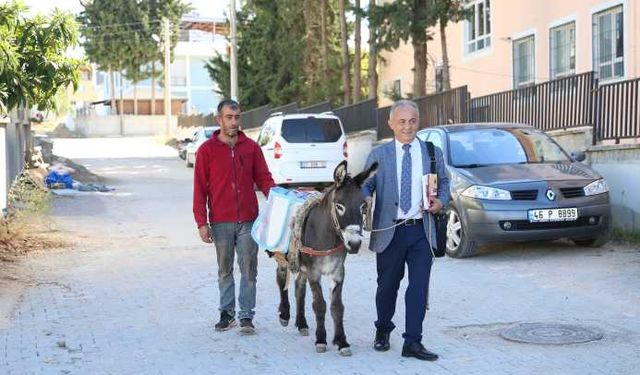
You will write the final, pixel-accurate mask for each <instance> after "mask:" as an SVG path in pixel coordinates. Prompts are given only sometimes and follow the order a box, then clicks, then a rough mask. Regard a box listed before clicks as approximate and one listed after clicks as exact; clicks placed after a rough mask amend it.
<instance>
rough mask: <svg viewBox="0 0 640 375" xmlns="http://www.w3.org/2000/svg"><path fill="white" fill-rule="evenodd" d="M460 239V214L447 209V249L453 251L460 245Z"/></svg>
mask: <svg viewBox="0 0 640 375" xmlns="http://www.w3.org/2000/svg"><path fill="white" fill-rule="evenodd" d="M461 241H462V222H461V221H460V216H458V213H457V212H456V211H455V210H451V211H449V220H448V222H447V249H449V251H450V252H455V251H456V250H458V247H460V242H461Z"/></svg>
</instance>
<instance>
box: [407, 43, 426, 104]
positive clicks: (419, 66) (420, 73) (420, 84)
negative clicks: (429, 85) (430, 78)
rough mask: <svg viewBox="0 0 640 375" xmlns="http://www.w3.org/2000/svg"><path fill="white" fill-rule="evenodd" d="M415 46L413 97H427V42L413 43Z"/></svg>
mask: <svg viewBox="0 0 640 375" xmlns="http://www.w3.org/2000/svg"><path fill="white" fill-rule="evenodd" d="M411 44H412V45H413V69H414V72H413V97H414V98H419V97H421V96H425V95H426V81H427V41H426V40H424V41H418V42H414V41H412V43H411Z"/></svg>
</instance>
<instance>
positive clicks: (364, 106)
mask: <svg viewBox="0 0 640 375" xmlns="http://www.w3.org/2000/svg"><path fill="white" fill-rule="evenodd" d="M377 102H378V101H377V99H369V100H365V101H362V102H360V103H356V104H352V105H348V106H344V107H340V108H337V109H334V110H333V113H335V115H336V116H338V117H339V118H340V121H342V126H344V131H345V132H346V133H351V132H356V131H361V130H367V129H375V127H376V124H377V121H376V107H377Z"/></svg>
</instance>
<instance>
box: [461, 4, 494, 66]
mask: <svg viewBox="0 0 640 375" xmlns="http://www.w3.org/2000/svg"><path fill="white" fill-rule="evenodd" d="M487 4H489V6H488V7H487ZM480 7H482V10H483V11H482V12H479V11H478V10H479V8H480ZM465 8H466V9H467V10H469V9H471V8H473V16H472V18H473V20H472V21H471V20H469V19H465V21H464V36H463V38H464V39H463V46H464V47H463V48H464V55H465V56H473V55H476V54H479V53H482V52H485V51H489V50H490V49H491V46H492V41H491V32H492V27H491V20H492V17H491V0H467V2H466V4H465ZM487 9H488V10H487ZM481 13H482V15H481ZM481 19H482V24H481V22H480V21H481ZM480 29H482V30H483V34H482V35H478V31H479V30H480ZM487 30H488V31H487ZM472 34H473V38H472ZM480 44H482V47H480V48H478V46H479V45H480ZM471 46H473V50H471Z"/></svg>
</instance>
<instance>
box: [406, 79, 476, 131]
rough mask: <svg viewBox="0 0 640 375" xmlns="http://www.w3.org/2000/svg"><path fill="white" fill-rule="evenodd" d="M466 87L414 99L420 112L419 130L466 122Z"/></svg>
mask: <svg viewBox="0 0 640 375" xmlns="http://www.w3.org/2000/svg"><path fill="white" fill-rule="evenodd" d="M467 97H468V91H467V86H462V87H457V88H454V89H451V90H448V91H444V92H439V93H437V94H432V95H427V96H423V97H421V98H417V99H415V100H414V101H415V103H416V104H417V105H418V109H419V110H420V128H421V129H423V128H427V127H429V126H435V125H443V124H458V123H463V122H466V114H467Z"/></svg>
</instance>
